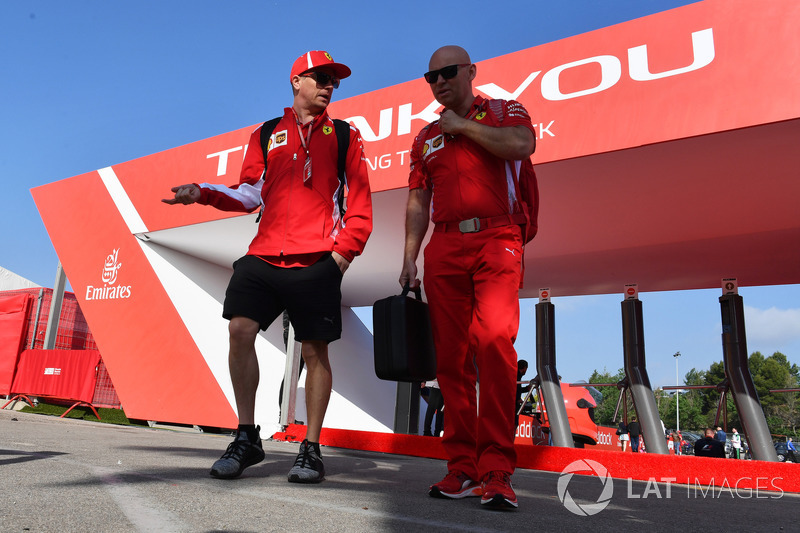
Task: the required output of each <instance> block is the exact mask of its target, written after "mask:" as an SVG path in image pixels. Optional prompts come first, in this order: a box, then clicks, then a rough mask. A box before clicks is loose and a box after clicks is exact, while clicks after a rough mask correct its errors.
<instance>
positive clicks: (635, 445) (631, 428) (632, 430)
mask: <svg viewBox="0 0 800 533" xmlns="http://www.w3.org/2000/svg"><path fill="white" fill-rule="evenodd" d="M628 433H629V434H630V436H631V450H632V451H633V453H639V438H640V437H641V436H642V430H641V428H640V427H639V422H638V421H637V420H636V417H635V416H634V417H633V420H631V423H630V424H628Z"/></svg>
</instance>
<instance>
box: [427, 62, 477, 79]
mask: <svg viewBox="0 0 800 533" xmlns="http://www.w3.org/2000/svg"><path fill="white" fill-rule="evenodd" d="M470 65H471V63H459V64H457V65H447V66H446V67H442V68H440V69H439V70H431V71H429V72H426V73H425V81H427V82H428V83H436V80H438V79H439V74H441V75H442V78H444V79H446V80H451V79H453V78H455V77H456V74H458V67H468V66H470Z"/></svg>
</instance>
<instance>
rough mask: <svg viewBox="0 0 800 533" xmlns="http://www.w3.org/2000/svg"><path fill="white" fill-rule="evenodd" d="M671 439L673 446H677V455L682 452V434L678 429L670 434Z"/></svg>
mask: <svg viewBox="0 0 800 533" xmlns="http://www.w3.org/2000/svg"><path fill="white" fill-rule="evenodd" d="M670 439H672V447H673V448H675V455H680V454H681V434H680V433H678V432H677V431H673V432H672V434H671V435H670Z"/></svg>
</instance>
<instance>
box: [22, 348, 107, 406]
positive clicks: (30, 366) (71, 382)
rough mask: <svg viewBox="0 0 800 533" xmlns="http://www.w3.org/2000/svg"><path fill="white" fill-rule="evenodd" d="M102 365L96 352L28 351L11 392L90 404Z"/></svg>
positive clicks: (23, 353) (25, 352)
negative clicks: (98, 366)
mask: <svg viewBox="0 0 800 533" xmlns="http://www.w3.org/2000/svg"><path fill="white" fill-rule="evenodd" d="M99 363H100V352H98V351H97V350H25V351H24V352H22V355H21V356H20V359H19V368H18V369H17V375H16V377H15V378H14V385H13V386H12V388H11V392H12V394H26V395H30V396H49V397H51V398H59V399H62V400H74V401H76V402H86V403H91V401H92V398H93V396H94V386H95V383H96V382H97V365H98V364H99Z"/></svg>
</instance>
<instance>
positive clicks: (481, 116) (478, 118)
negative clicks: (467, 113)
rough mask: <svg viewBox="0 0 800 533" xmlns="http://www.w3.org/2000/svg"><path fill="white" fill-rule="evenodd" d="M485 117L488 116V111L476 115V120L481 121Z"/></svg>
mask: <svg viewBox="0 0 800 533" xmlns="http://www.w3.org/2000/svg"><path fill="white" fill-rule="evenodd" d="M485 116H486V111H481V112H480V113H478V114H477V115H475V120H481V119H482V118H483V117H485Z"/></svg>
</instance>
